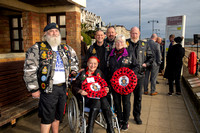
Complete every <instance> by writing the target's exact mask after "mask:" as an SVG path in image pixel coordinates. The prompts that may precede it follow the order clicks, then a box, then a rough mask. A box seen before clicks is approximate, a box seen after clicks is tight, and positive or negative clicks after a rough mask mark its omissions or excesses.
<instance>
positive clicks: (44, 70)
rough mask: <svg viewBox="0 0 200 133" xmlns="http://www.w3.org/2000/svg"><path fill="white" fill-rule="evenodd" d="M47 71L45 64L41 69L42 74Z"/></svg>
mask: <svg viewBox="0 0 200 133" xmlns="http://www.w3.org/2000/svg"><path fill="white" fill-rule="evenodd" d="M47 71H48V69H47V67H46V66H45V67H44V68H43V69H42V74H47Z"/></svg>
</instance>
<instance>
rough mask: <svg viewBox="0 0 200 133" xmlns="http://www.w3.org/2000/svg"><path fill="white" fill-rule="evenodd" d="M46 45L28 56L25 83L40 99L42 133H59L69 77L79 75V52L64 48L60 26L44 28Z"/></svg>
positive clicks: (32, 49) (32, 51) (40, 46)
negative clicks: (50, 132)
mask: <svg viewBox="0 0 200 133" xmlns="http://www.w3.org/2000/svg"><path fill="white" fill-rule="evenodd" d="M43 38H44V41H42V42H37V43H35V44H34V45H33V46H32V47H31V48H30V49H29V50H28V51H27V53H26V60H25V64H24V80H25V83H26V86H27V89H28V90H29V91H30V92H31V93H32V97H33V98H39V99H40V101H39V114H38V116H39V117H40V118H41V133H49V131H50V128H51V127H52V132H53V133H58V130H59V123H60V121H61V120H62V117H63V112H64V107H65V102H66V88H67V85H68V76H69V74H70V73H76V72H77V71H78V58H77V56H76V52H75V51H74V50H73V49H72V48H71V47H70V46H68V45H66V44H61V34H60V31H59V28H58V25H57V24H56V23H50V24H48V25H47V26H46V27H45V28H44V36H43Z"/></svg>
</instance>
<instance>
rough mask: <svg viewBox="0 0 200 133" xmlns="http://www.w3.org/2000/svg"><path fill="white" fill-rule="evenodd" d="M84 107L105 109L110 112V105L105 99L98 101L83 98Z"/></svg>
mask: <svg viewBox="0 0 200 133" xmlns="http://www.w3.org/2000/svg"><path fill="white" fill-rule="evenodd" d="M85 102H86V103H85V106H86V107H89V108H97V109H105V110H110V109H111V108H110V104H109V102H108V100H107V98H106V97H102V98H100V99H94V98H88V97H85Z"/></svg>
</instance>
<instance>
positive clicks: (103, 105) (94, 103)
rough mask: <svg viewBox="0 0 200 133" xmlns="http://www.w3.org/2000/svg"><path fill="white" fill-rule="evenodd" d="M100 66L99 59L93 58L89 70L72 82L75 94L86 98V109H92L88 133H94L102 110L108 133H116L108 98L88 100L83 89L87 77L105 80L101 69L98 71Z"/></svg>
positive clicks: (88, 65)
mask: <svg viewBox="0 0 200 133" xmlns="http://www.w3.org/2000/svg"><path fill="white" fill-rule="evenodd" d="M98 64H99V59H98V58H97V57H95V56H91V57H90V58H89V59H88V61H87V69H86V70H83V71H82V72H81V73H80V75H79V76H78V77H77V79H76V80H75V81H73V82H72V89H73V91H74V92H75V93H79V94H81V95H83V96H85V101H86V103H85V105H86V107H89V108H90V112H89V118H88V127H87V131H86V132H87V133H93V127H94V121H95V119H96V117H97V115H98V113H99V111H100V109H101V110H102V113H103V115H104V118H105V120H106V123H107V132H108V133H114V129H113V125H112V112H111V108H110V104H109V103H108V101H107V98H106V97H101V98H88V97H86V96H87V95H88V93H87V92H86V91H84V90H82V89H81V85H82V83H83V81H84V80H85V79H86V78H87V77H89V76H98V77H102V78H103V74H102V72H101V71H100V70H99V69H97V67H98ZM96 88H97V86H94V89H96ZM106 92H107V93H108V92H109V88H108V87H106Z"/></svg>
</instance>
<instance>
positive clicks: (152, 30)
mask: <svg viewBox="0 0 200 133" xmlns="http://www.w3.org/2000/svg"><path fill="white" fill-rule="evenodd" d="M151 22H152V34H153V33H154V22H156V23H159V22H158V20H149V21H148V23H151Z"/></svg>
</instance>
